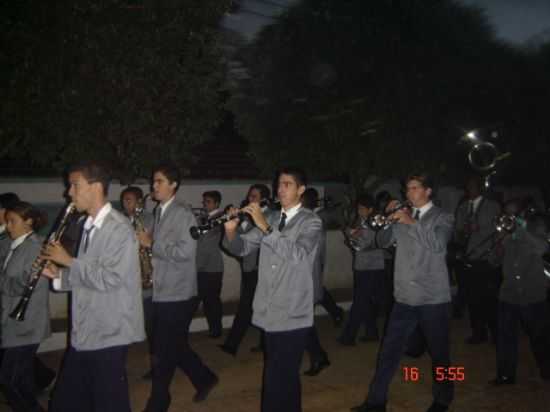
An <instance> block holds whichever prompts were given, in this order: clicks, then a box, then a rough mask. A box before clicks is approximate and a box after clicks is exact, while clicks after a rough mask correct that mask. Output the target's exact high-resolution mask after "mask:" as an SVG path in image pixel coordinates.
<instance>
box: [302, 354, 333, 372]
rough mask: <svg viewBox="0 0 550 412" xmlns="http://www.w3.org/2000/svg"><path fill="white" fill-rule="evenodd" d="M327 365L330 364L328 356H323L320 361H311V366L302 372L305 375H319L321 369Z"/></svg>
mask: <svg viewBox="0 0 550 412" xmlns="http://www.w3.org/2000/svg"><path fill="white" fill-rule="evenodd" d="M329 366H330V362H329V360H328V358H327V357H326V356H325V357H324V358H323V359H321V360H320V361H316V362H313V363H312V364H311V367H310V368H309V369H308V370H307V371H305V372H304V375H306V376H317V375H319V373H320V372H321V371H322V370H323V369H325V368H328V367H329Z"/></svg>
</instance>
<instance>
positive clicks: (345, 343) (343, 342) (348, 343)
mask: <svg viewBox="0 0 550 412" xmlns="http://www.w3.org/2000/svg"><path fill="white" fill-rule="evenodd" d="M336 342H338V343H339V344H340V345H342V346H355V341H353V340H351V339H348V338H343V337H341V336H340V337H339V338H336Z"/></svg>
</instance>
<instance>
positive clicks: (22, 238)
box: [10, 231, 33, 250]
mask: <svg viewBox="0 0 550 412" xmlns="http://www.w3.org/2000/svg"><path fill="white" fill-rule="evenodd" d="M32 233H33V232H32V231H30V232H27V233H25V234H24V235H21V236H19V237H18V238H17V239H14V240H12V242H11V246H10V249H11V250H15V249H17V246H19V245H20V244H21V243H23V242H24V241H25V239H26V238H27V237H29V236H30V235H32Z"/></svg>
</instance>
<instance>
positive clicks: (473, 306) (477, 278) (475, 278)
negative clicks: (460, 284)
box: [463, 261, 501, 339]
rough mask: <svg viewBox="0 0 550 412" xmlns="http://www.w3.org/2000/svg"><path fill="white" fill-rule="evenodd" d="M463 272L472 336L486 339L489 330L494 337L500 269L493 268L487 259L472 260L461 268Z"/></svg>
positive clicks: (495, 335) (495, 334)
mask: <svg viewBox="0 0 550 412" xmlns="http://www.w3.org/2000/svg"><path fill="white" fill-rule="evenodd" d="M463 273H464V275H465V277H466V279H465V280H466V299H467V302H468V312H469V315H470V326H471V328H472V337H473V338H478V339H486V338H487V331H489V332H490V333H491V336H492V337H493V338H494V339H496V337H497V304H498V303H497V298H498V292H499V288H500V278H501V276H500V269H495V268H494V267H493V266H491V265H490V264H489V262H487V261H473V262H471V266H470V267H466V268H464V269H463Z"/></svg>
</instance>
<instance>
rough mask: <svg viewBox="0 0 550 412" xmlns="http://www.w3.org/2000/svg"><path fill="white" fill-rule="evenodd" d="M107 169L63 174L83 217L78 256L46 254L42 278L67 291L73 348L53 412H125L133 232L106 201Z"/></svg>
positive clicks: (135, 298) (136, 335)
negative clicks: (52, 281) (70, 297)
mask: <svg viewBox="0 0 550 412" xmlns="http://www.w3.org/2000/svg"><path fill="white" fill-rule="evenodd" d="M109 183H110V176H109V172H108V169H107V168H106V167H104V166H103V165H101V164H99V163H96V162H83V163H81V164H77V165H75V166H73V167H71V169H70V170H69V184H70V188H69V196H70V197H71V200H72V202H73V204H74V206H75V207H76V209H77V210H78V211H79V212H85V213H86V214H87V215H88V217H87V219H86V221H85V223H84V228H83V235H82V236H83V237H82V239H81V241H80V247H79V251H78V255H77V257H72V256H71V255H70V254H69V253H68V252H67V251H66V250H65V249H64V248H63V246H62V245H61V243H59V242H51V243H50V244H48V246H47V247H46V248H45V251H44V253H43V258H44V259H47V260H49V261H50V262H51V263H50V264H49V265H48V266H47V267H46V269H45V270H44V272H43V274H44V275H45V276H47V277H49V278H52V279H57V280H56V281H55V283H54V287H56V288H57V289H61V290H67V291H71V292H72V307H71V321H72V328H71V341H70V347H69V348H68V350H67V353H66V355H65V358H64V362H63V368H62V370H61V372H60V375H59V378H58V381H57V385H56V389H55V391H54V393H53V397H52V400H51V410H53V411H55V412H69V411H71V412H72V411H75V410H78V411H81V412H120V411H129V410H130V400H129V393H128V379H127V374H126V359H127V354H128V347H129V345H130V344H132V343H134V342H139V341H142V340H144V338H145V332H144V325H143V305H142V296H141V277H140V273H139V258H138V243H137V238H136V235H135V232H134V230H133V228H132V226H131V225H130V223H129V222H128V219H126V217H124V216H123V215H122V213H120V212H118V211H117V210H115V209H114V208H113V207H112V206H111V203H109V202H108V200H107V193H108V188H109Z"/></svg>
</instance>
